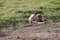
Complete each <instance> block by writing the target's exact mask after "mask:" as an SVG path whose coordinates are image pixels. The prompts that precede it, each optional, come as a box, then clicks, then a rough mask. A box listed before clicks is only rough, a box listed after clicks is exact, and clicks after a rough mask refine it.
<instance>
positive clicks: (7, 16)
mask: <svg viewBox="0 0 60 40" xmlns="http://www.w3.org/2000/svg"><path fill="white" fill-rule="evenodd" d="M30 10H31V11H34V10H39V11H43V15H44V16H45V17H46V18H49V19H53V18H55V19H59V18H60V0H0V21H1V22H2V21H6V20H7V21H15V22H16V21H20V23H21V22H22V23H23V22H26V23H27V19H28V17H29V16H30V15H31V13H29V12H28V11H30ZM25 20H26V21H25Z"/></svg>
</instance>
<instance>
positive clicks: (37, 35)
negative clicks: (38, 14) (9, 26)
mask: <svg viewBox="0 0 60 40" xmlns="http://www.w3.org/2000/svg"><path fill="white" fill-rule="evenodd" d="M0 40H60V29H59V30H55V31H50V30H49V27H47V26H46V27H45V26H37V25H35V26H30V27H23V28H20V29H16V30H14V31H11V32H7V33H5V35H3V34H1V36H0Z"/></svg>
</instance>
